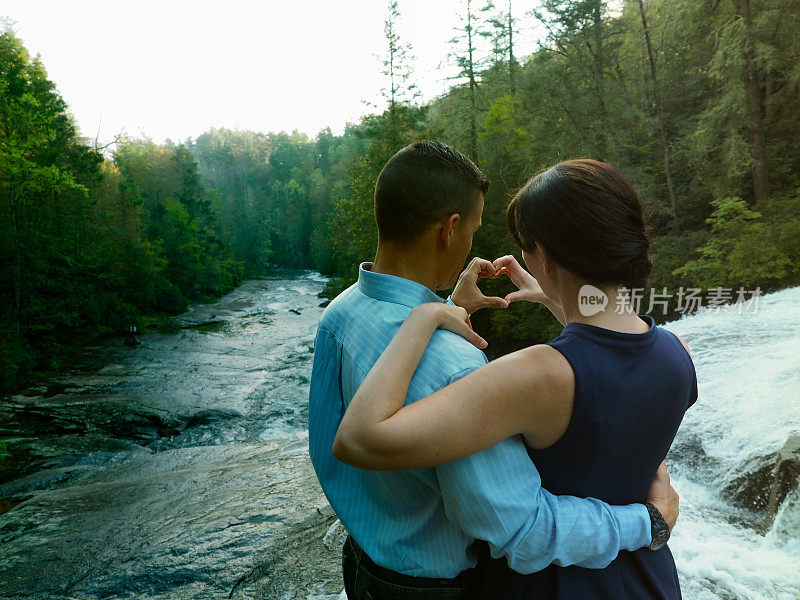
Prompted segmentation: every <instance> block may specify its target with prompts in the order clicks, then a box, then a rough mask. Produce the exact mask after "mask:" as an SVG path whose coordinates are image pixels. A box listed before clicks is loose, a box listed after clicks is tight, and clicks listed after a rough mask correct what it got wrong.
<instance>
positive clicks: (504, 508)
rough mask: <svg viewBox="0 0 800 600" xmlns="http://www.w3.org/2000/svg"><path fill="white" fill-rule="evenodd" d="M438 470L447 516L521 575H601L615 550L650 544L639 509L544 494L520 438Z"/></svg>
mask: <svg viewBox="0 0 800 600" xmlns="http://www.w3.org/2000/svg"><path fill="white" fill-rule="evenodd" d="M475 368H477V367H474V368H471V369H466V370H464V371H461V372H460V373H458V374H456V375H453V376H452V377H450V378H449V379H448V380H447V381H446V382H445V384H447V383H451V382H453V381H455V380H457V379H459V378H461V377H463V376H464V375H466V374H467V373H469V372H471V371H473V370H474V369H475ZM442 387H443V386H442ZM436 471H437V475H438V478H439V484H440V488H441V493H442V498H443V501H444V506H445V512H446V514H447V517H448V518H449V519H451V520H452V521H454V522H456V523H458V524H459V526H460V527H461V529H463V530H464V531H465V532H466V533H468V534H469V535H471V536H472V537H474V538H476V539H482V540H486V541H487V542H489V546H490V549H491V553H492V556H493V557H495V558H499V557H500V556H506V557H507V559H508V564H509V566H510V567H511V568H512V569H513V570H515V571H517V572H519V573H533V572H535V571H540V570H542V569H544V568H545V567H546V566H548V565H549V564H551V563H553V564H556V565H559V566H567V565H578V566H581V567H587V568H593V569H602V568H605V567H606V566H608V564H609V563H610V562H611V561H612V560H614V558H616V556H617V554H618V553H619V551H620V550H638V549H639V548H642V547H645V546H649V544H650V542H651V530H650V516H649V515H648V513H647V508H646V507H645V506H644V505H643V504H631V505H628V506H610V505H608V504H606V503H605V502H601V501H600V500H597V499H594V498H586V499H582V498H576V497H573V496H554V495H553V494H551V493H550V492H548V491H547V490H544V489H542V487H541V477H540V476H539V472H538V471H537V470H536V467H535V466H534V464H533V462H532V461H531V459H530V457H529V456H528V453H527V451H526V449H525V446H524V443H523V441H522V437H521V436H519V435H517V436H513V437H511V438H508V439H506V440H504V441H502V442H500V443H499V444H496V445H495V446H492V447H491V448H488V449H486V450H484V451H482V452H479V453H477V454H473V455H471V456H467V457H465V458H462V459H459V460H456V461H452V462H449V463H446V464H443V465H439V466H437V467H436Z"/></svg>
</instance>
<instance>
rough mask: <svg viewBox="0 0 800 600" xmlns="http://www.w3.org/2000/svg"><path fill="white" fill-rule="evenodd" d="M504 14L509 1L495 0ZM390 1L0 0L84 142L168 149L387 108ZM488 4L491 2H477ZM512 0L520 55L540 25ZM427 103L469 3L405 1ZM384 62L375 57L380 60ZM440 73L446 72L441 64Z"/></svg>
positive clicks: (404, 22) (313, 127) (407, 36)
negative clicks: (219, 131) (125, 139)
mask: <svg viewBox="0 0 800 600" xmlns="http://www.w3.org/2000/svg"><path fill="white" fill-rule="evenodd" d="M496 3H497V4H498V5H502V6H505V5H506V1H505V0H496ZM387 4H388V3H387V2H386V1H385V0H259V1H256V0H250V1H245V0H224V1H220V0H214V1H213V2H209V1H207V0H193V1H186V0H159V1H153V0H137V1H136V2H122V1H121V0H69V1H65V0H0V17H8V18H10V19H11V20H12V22H14V31H15V32H16V35H17V36H18V37H20V38H21V39H22V41H23V43H24V44H25V46H26V47H27V48H28V51H29V52H30V53H31V54H32V55H34V56H35V55H36V54H37V53H39V54H41V56H42V60H43V62H44V65H45V68H46V69H47V72H48V76H49V78H50V79H51V80H52V81H54V82H55V83H56V85H57V86H58V90H59V91H60V93H61V94H62V96H63V97H64V99H65V100H66V101H67V103H68V104H69V106H70V109H71V111H72V113H73V114H74V116H75V119H76V122H77V124H78V126H79V128H80V130H81V132H82V134H83V135H84V136H87V137H90V138H94V137H95V136H96V135H97V133H98V131H99V134H100V135H99V137H100V140H101V141H107V140H109V139H111V138H113V137H114V135H115V134H117V133H119V132H121V131H124V132H126V133H127V134H128V135H132V136H142V135H146V136H149V137H151V138H153V140H155V141H156V142H163V141H164V140H165V139H166V138H170V139H172V140H173V141H181V140H185V139H186V138H187V137H197V136H198V135H200V134H201V133H203V132H204V131H206V130H208V129H209V128H211V127H228V128H232V129H235V128H238V129H252V130H255V131H264V132H266V131H280V130H285V131H291V130H293V129H298V130H300V131H304V132H306V133H308V134H309V135H312V136H313V135H315V134H316V133H317V132H318V131H319V130H321V129H322V128H323V127H325V126H330V127H331V128H332V129H333V130H334V133H340V132H341V131H342V129H343V128H344V125H345V123H346V122H356V121H358V119H359V117H361V116H362V115H364V114H366V113H369V112H374V111H375V110H376V109H374V108H370V107H369V106H367V105H365V104H364V101H369V102H372V103H374V104H377V105H378V106H379V107H380V108H381V109H382V108H383V102H382V100H381V97H380V93H379V92H380V89H381V88H382V87H385V86H386V82H385V81H384V77H383V76H382V75H381V73H380V71H381V68H382V67H381V64H380V58H379V57H382V56H383V53H384V47H385V45H386V43H385V38H384V36H383V23H384V20H385V19H386V15H387ZM473 4H474V5H477V6H478V7H480V6H482V5H483V3H482V1H481V0H478V1H477V2H473ZM536 4H537V2H536V0H513V9H514V14H515V17H517V18H518V26H517V29H518V34H517V39H516V40H515V42H516V44H517V47H518V49H519V51H518V52H515V53H516V54H517V55H518V56H524V55H526V54H529V53H530V52H532V51H533V49H534V48H535V47H536V43H537V41H538V39H539V38H540V37H541V36H542V33H541V26H540V25H539V24H538V23H537V21H536V19H535V18H534V17H532V16H530V15H529V14H527V13H528V11H529V10H530V9H531V8H532V7H533V6H534V5H536ZM398 5H399V9H400V12H401V15H402V16H401V22H400V25H399V29H400V35H401V38H402V41H404V42H407V43H409V44H411V47H412V52H411V53H412V55H413V56H414V57H415V60H414V62H413V66H414V75H413V79H414V81H415V82H416V83H417V86H418V87H419V89H420V90H421V92H422V98H423V99H430V98H433V97H435V96H436V95H438V94H441V93H442V92H443V91H444V90H445V89H446V88H447V86H448V84H450V83H452V82H449V81H448V80H447V77H448V76H452V75H453V71H454V67H453V66H452V65H451V64H450V61H448V60H447V54H448V52H449V51H450V45H449V44H448V41H449V40H450V39H451V38H452V37H453V36H454V35H455V32H454V29H453V28H454V27H456V26H457V25H458V24H459V17H458V14H459V12H463V10H464V5H465V0H398ZM376 55H377V56H376ZM440 65H441V68H440Z"/></svg>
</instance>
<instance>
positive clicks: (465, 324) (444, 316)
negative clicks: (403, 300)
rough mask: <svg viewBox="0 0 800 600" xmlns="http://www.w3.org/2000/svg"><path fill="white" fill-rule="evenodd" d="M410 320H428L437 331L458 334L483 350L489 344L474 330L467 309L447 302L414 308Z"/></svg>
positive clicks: (431, 303)
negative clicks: (444, 330) (445, 330)
mask: <svg viewBox="0 0 800 600" xmlns="http://www.w3.org/2000/svg"><path fill="white" fill-rule="evenodd" d="M408 318H409V319H416V318H421V319H426V320H428V321H430V322H431V323H432V324H434V325H435V327H436V329H447V330H448V331H452V332H453V333H457V334H458V335H460V336H461V337H463V338H464V339H465V340H467V341H468V342H469V343H470V344H472V345H473V346H475V347H476V348H479V349H481V350H483V349H484V348H486V346H488V345H489V344H488V342H487V341H486V340H485V339H483V338H482V337H481V336H479V335H478V334H477V333H475V331H474V330H473V329H472V323H470V321H469V313H468V312H467V310H466V309H465V308H462V307H460V306H452V305H450V304H447V303H446V302H429V303H426V304H420V305H419V306H416V307H414V309H413V310H412V311H411V314H410V315H409V317H408Z"/></svg>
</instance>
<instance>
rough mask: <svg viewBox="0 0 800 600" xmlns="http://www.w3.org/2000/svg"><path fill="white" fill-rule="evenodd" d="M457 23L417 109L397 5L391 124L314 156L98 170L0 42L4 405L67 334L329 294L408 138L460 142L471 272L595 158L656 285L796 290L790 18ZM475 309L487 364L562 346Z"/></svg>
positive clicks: (0, 364)
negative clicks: (539, 176)
mask: <svg viewBox="0 0 800 600" xmlns="http://www.w3.org/2000/svg"><path fill="white" fill-rule="evenodd" d="M464 7H465V9H466V10H465V11H464V13H463V15H462V17H463V22H462V26H461V27H460V28H459V29H458V31H457V32H456V38H455V40H454V42H453V44H452V45H451V48H452V51H451V57H450V58H451V60H452V61H453V62H454V63H455V65H456V66H457V67H458V76H457V79H456V80H455V81H454V82H453V85H452V86H451V87H450V89H449V90H447V91H446V92H445V93H444V94H442V95H441V96H440V97H438V98H435V99H433V100H431V101H430V102H427V103H425V104H422V105H419V104H417V100H416V98H417V95H416V89H415V87H414V81H413V77H412V75H411V73H412V71H411V69H410V56H409V55H408V52H407V50H408V48H407V45H405V44H403V42H402V40H401V39H400V38H399V36H398V31H399V30H400V28H399V27H398V22H399V21H398V20H399V18H400V15H399V11H398V3H397V2H394V1H391V2H390V3H389V10H388V18H387V20H386V22H385V28H384V34H385V36H386V48H387V53H386V55H385V57H384V60H383V72H384V75H385V76H386V85H385V86H384V90H383V94H384V99H385V100H386V105H387V107H386V110H384V111H383V112H378V113H376V114H370V115H367V116H365V117H363V118H362V119H361V120H360V121H359V122H358V123H355V124H350V125H348V126H347V127H346V128H345V131H344V132H343V133H342V134H341V135H334V134H333V133H332V132H331V130H330V129H325V130H323V131H321V132H319V134H318V135H317V136H316V137H314V138H311V137H309V136H307V135H305V134H303V133H299V132H296V131H295V132H292V133H286V132H279V133H256V132H250V131H231V130H227V129H211V130H210V131H208V132H206V133H204V134H202V135H200V136H199V137H198V138H197V139H196V140H187V141H186V142H185V143H183V144H177V145H176V144H173V143H172V142H169V141H168V142H167V143H165V144H161V145H159V144H155V143H153V142H152V141H151V140H147V139H143V140H133V139H123V140H121V141H120V143H119V144H118V145H117V147H116V150H115V152H114V153H113V156H112V157H111V158H110V159H109V158H104V157H103V156H101V154H99V153H98V152H97V151H95V149H94V148H92V147H90V146H89V144H88V143H87V141H86V140H84V139H81V138H80V137H79V136H78V135H77V133H76V131H75V128H74V125H73V123H72V120H71V117H70V116H69V113H68V110H67V106H66V104H65V103H64V101H63V99H62V98H61V97H60V96H59V95H58V93H57V91H56V90H55V87H54V85H53V83H52V82H50V81H49V80H48V79H47V76H46V73H45V70H44V67H43V65H42V64H41V61H40V60H39V59H31V57H30V56H29V55H28V53H27V51H26V50H25V48H24V47H23V45H22V43H21V42H20V41H19V39H17V38H16V37H15V36H14V34H13V32H12V31H10V30H6V31H4V32H3V33H2V35H0V259H1V260H0V301H2V306H3V307H4V308H3V312H2V313H0V353H2V359H0V385H10V384H12V383H14V382H19V381H22V380H23V379H24V378H25V377H28V376H29V375H30V374H32V373H34V372H35V371H36V370H40V369H48V368H51V367H52V366H54V365H55V363H56V362H57V360H56V358H57V353H56V351H55V349H56V348H58V347H65V346H68V345H69V344H70V343H75V342H74V339H73V338H74V336H76V335H79V334H80V333H81V332H89V331H92V332H94V331H112V332H120V331H124V330H125V329H126V328H127V326H128V325H129V324H133V323H135V324H137V325H139V326H140V328H141V327H142V326H143V325H145V324H147V323H148V322H155V323H156V324H159V323H160V325H158V326H159V327H165V323H166V320H165V317H166V316H167V315H169V314H174V313H175V312H179V311H181V310H183V309H184V308H185V307H186V305H187V304H188V303H189V302H191V301H196V300H207V299H210V298H212V297H214V296H217V295H219V294H222V293H224V292H225V291H226V290H229V289H230V288H231V287H233V286H235V285H237V284H238V282H239V281H241V279H242V278H243V277H248V276H253V275H259V274H262V273H264V272H265V271H266V270H267V269H269V268H271V267H274V266H286V267H299V268H315V269H317V270H319V271H321V272H322V273H324V274H326V275H330V276H331V277H333V278H334V279H333V280H332V281H331V283H330V284H329V285H328V286H326V295H327V296H328V297H331V296H333V295H335V294H336V293H338V292H339V291H341V290H343V289H344V288H345V287H347V285H349V284H351V283H352V282H353V281H354V280H355V277H356V273H357V266H358V264H359V263H360V262H362V261H366V260H371V259H372V257H373V256H374V253H375V248H376V245H377V232H376V229H375V222H374V215H373V192H374V185H375V180H376V178H377V176H378V174H379V173H380V170H381V168H382V167H383V165H384V164H385V162H386V161H387V160H388V159H389V158H390V157H391V156H392V155H393V154H394V153H395V152H396V151H397V150H399V149H400V148H401V147H403V146H404V145H406V144H408V143H410V142H412V141H414V140H417V139H439V140H441V141H443V142H446V143H450V144H452V145H455V146H456V147H458V148H460V149H461V150H462V151H464V152H466V153H467V154H468V155H470V156H471V157H472V158H473V159H474V160H476V162H477V164H478V166H479V167H480V168H481V170H482V171H483V172H484V173H485V174H486V175H487V177H488V178H489V179H490V180H491V182H492V184H491V187H490V188H489V192H488V195H487V198H486V203H485V208H484V215H483V223H484V227H483V228H481V230H480V231H479V232H478V233H477V234H476V237H475V242H474V246H473V252H474V253H475V254H478V255H481V256H485V257H488V258H494V257H497V256H501V255H503V254H507V253H509V252H513V251H516V248H515V247H514V246H513V244H512V243H511V241H510V239H509V238H508V236H507V235H506V233H505V207H506V205H507V203H508V200H509V198H510V197H511V195H513V194H514V193H515V191H516V190H517V189H519V188H520V187H521V186H522V185H523V184H524V183H525V181H527V179H528V178H529V177H531V176H532V175H533V174H535V173H537V172H538V171H539V170H541V169H542V168H545V167H547V166H550V165H552V164H554V163H555V162H557V161H559V160H563V159H566V158H574V157H580V156H588V157H593V158H600V159H604V160H606V161H608V162H611V163H612V164H614V165H616V166H617V167H619V168H620V169H621V170H622V171H623V172H624V173H625V174H626V175H627V176H628V177H629V178H630V179H631V181H632V182H633V183H634V185H635V186H636V188H637V189H638V190H639V192H640V194H641V196H642V199H643V201H644V203H645V206H646V209H647V212H648V214H649V216H650V223H651V227H652V234H653V236H652V237H653V260H654V265H655V271H654V278H653V284H654V286H656V287H659V288H660V287H667V288H669V289H671V290H675V289H676V288H678V287H681V286H685V287H718V286H724V287H734V286H737V285H746V286H750V287H753V286H757V285H760V286H762V288H766V289H772V288H777V287H780V286H785V285H792V284H797V283H798V282H800V244H798V240H800V151H798V146H797V141H796V140H797V139H798V137H800V118H798V115H800V62H798V61H797V56H798V54H800V36H797V35H796V32H797V30H798V29H800V11H798V10H797V7H796V1H795V0H740V1H737V2H736V3H733V2H718V1H716V0H644V1H643V2H639V0H624V1H622V2H614V3H611V2H605V1H604V0H569V1H566V0H543V1H542V2H541V5H540V8H539V9H538V11H537V12H536V13H535V15H533V16H531V15H519V14H514V3H513V1H511V2H508V4H507V5H506V3H505V2H504V3H503V6H502V8H501V9H499V10H498V9H496V8H495V7H493V6H492V5H491V4H490V3H485V4H482V5H480V6H478V3H465V4H464ZM743 7H745V8H748V9H749V12H748V11H746V10H744V8H743ZM643 14H644V15H646V24H645V19H644V18H643ZM534 18H536V19H539V20H540V22H541V23H542V24H543V25H544V27H545V29H546V30H547V32H548V33H547V35H546V37H545V39H543V40H542V42H541V44H540V47H539V48H538V49H537V50H536V51H535V52H533V54H531V55H530V56H527V57H519V56H515V51H514V46H513V44H514V41H513V40H515V39H517V33H516V32H515V30H514V28H515V26H519V27H529V26H530V25H532V24H533V23H531V22H530V20H532V19H534ZM645 27H646V31H647V34H648V36H649V38H650V40H649V46H648V44H647V43H645V42H646V39H645V36H644V35H643V33H644V31H645ZM484 42H486V43H484ZM667 163H669V171H670V173H667ZM486 285H487V287H488V288H489V289H490V290H493V289H495V287H496V286H499V285H502V284H501V283H500V282H499V281H497V282H487V284H486ZM498 289H499V288H498ZM483 312H484V311H481V313H479V314H478V315H477V316H476V319H475V321H474V322H475V324H476V326H477V327H480V328H481V331H482V333H484V335H485V336H486V337H487V338H489V339H490V341H491V343H492V346H490V347H492V348H496V349H500V350H502V351H507V350H509V349H513V348H516V347H520V346H521V345H524V344H526V343H534V342H537V341H543V340H546V339H547V338H548V337H550V336H552V335H554V334H555V333H557V331H558V326H557V324H556V323H555V321H554V319H553V318H552V317H551V316H550V315H549V313H547V311H544V310H543V309H541V308H538V307H533V306H523V305H520V306H513V307H512V308H511V309H509V310H508V311H494V312H488V311H487V312H486V314H485V315H483V314H482V313H483Z"/></svg>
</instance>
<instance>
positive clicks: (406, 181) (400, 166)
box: [375, 140, 489, 242]
mask: <svg viewBox="0 0 800 600" xmlns="http://www.w3.org/2000/svg"><path fill="white" fill-rule="evenodd" d="M488 189H489V181H488V180H487V179H486V177H484V175H483V173H481V172H480V171H479V170H478V167H476V166H475V164H474V163H473V162H472V161H471V160H470V159H469V158H467V157H466V156H465V155H463V154H462V153H461V152H459V151H458V150H456V149H455V148H452V147H450V146H448V145H447V144H443V143H441V142H433V141H427V140H426V141H421V142H414V143H413V144H411V145H409V146H406V147H405V148H403V149H402V150H400V151H399V152H397V154H395V155H394V156H392V158H390V159H389V162H387V163H386V165H384V167H383V169H382V170H381V174H380V175H378V181H377V182H376V184H375V221H376V222H377V224H378V235H379V236H380V238H381V239H383V240H387V241H392V242H408V241H413V240H415V239H416V238H418V237H419V236H420V235H422V234H423V233H425V231H427V230H428V229H429V228H430V227H432V226H433V225H434V224H436V222H437V221H439V220H440V219H442V218H443V217H447V216H449V215H452V214H460V215H462V217H463V215H464V214H465V213H467V212H469V211H470V210H472V209H473V208H474V207H475V205H476V204H477V203H478V200H479V198H480V197H481V196H482V195H485V194H486V190H488Z"/></svg>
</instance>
